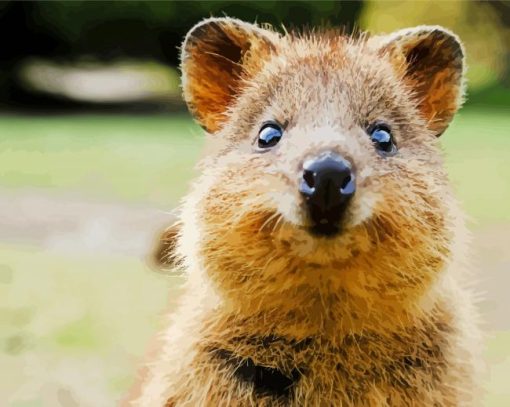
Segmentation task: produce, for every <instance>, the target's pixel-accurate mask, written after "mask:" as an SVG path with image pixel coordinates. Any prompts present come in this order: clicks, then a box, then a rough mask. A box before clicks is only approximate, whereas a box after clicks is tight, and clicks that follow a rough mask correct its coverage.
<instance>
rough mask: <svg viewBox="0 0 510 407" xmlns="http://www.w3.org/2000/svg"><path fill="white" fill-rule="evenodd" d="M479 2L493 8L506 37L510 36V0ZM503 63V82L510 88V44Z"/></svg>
mask: <svg viewBox="0 0 510 407" xmlns="http://www.w3.org/2000/svg"><path fill="white" fill-rule="evenodd" d="M478 3H480V4H481V5H483V6H485V7H490V8H492V9H493V11H494V14H495V15H496V18H497V19H498V20H499V21H500V23H501V25H502V29H503V30H504V31H505V36H506V38H510V2H509V1H504V0H492V1H480V0H478ZM503 64H504V67H503V69H502V72H501V83H502V85H504V86H505V87H507V88H510V46H507V48H506V50H505V57H504V59H503Z"/></svg>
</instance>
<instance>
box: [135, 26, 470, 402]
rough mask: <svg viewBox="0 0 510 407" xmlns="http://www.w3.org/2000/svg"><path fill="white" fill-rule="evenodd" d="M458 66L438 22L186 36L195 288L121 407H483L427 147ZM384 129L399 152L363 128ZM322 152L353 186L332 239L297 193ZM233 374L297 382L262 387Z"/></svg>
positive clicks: (437, 171)
mask: <svg viewBox="0 0 510 407" xmlns="http://www.w3.org/2000/svg"><path fill="white" fill-rule="evenodd" d="M462 59H463V53H462V47H461V45H460V42H459V40H458V39H457V38H456V37H455V36H454V35H453V34H451V33H449V32H447V31H445V30H443V29H441V28H439V27H418V28H416V29H412V30H405V31H401V32H398V33H395V34H392V35H389V36H378V37H368V36H365V35H361V36H359V37H358V38H350V37H347V36H342V35H339V34H337V33H334V32H327V33H311V34H302V35H295V34H287V35H285V36H279V35H277V34H276V33H274V32H272V31H269V30H265V29H261V28H259V27H256V26H254V25H249V24H246V23H243V22H240V21H237V20H232V19H228V18H222V19H210V20H206V21H205V22H202V23H200V24H199V25H198V26H196V27H195V28H194V29H192V30H191V31H190V33H189V34H188V36H187V38H186V40H185V43H184V45H183V65H182V68H183V88H184V97H185V99H186V101H187V102H188V104H189V106H190V108H191V110H192V112H193V113H194V114H195V117H196V118H197V120H198V121H199V122H200V123H201V124H202V126H203V127H204V128H205V129H206V130H208V132H209V133H211V134H210V136H209V137H210V141H211V143H212V147H211V154H209V155H208V156H207V157H206V158H205V159H204V160H203V162H202V163H201V168H202V170H203V171H202V176H201V177H200V178H199V179H198V180H197V182H196V183H195V184H194V188H193V191H192V192H191V193H190V194H189V195H188V197H187V198H186V200H185V202H184V204H183V207H182V215H181V223H182V225H181V227H180V230H179V233H177V234H175V233H174V232H171V234H172V235H177V244H176V246H175V253H176V256H177V257H178V258H179V259H180V262H181V264H182V266H183V267H184V268H185V269H186V271H187V273H188V276H189V278H188V282H187V294H185V295H184V296H183V299H182V303H181V306H180V308H179V310H178V311H177V312H176V313H175V314H174V315H172V317H171V318H172V322H171V323H170V324H169V327H168V329H167V330H166V331H165V332H163V333H162V335H161V337H160V344H159V347H158V348H156V349H157V350H156V352H155V353H153V355H154V356H153V357H152V360H151V362H150V364H149V365H148V367H147V369H146V371H145V373H144V375H143V377H142V378H141V379H140V381H139V383H138V385H137V387H136V388H135V390H133V392H132V394H131V396H130V402H129V403H130V405H133V406H135V405H136V406H138V405H139V406H164V405H166V406H174V405H175V406H202V405H210V406H219V405H243V406H244V405H260V406H269V405H271V406H274V405H282V406H283V405H289V406H297V405H300V406H322V405H324V406H330V405H338V406H340V405H345V406H382V405H388V406H395V405H406V406H407V405H416V406H418V405H420V406H421V405H422V406H433V405H437V406H454V405H463V406H464V405H469V404H474V403H475V395H476V393H477V391H476V388H477V386H476V379H475V375H474V372H475V370H476V365H477V345H478V331H477V328H476V323H475V322H476V321H475V320H476V314H475V312H474V310H473V307H472V301H471V300H470V295H469V291H468V290H466V289H465V288H463V284H462V283H463V282H464V281H463V279H464V278H465V274H464V273H463V272H464V265H463V264H462V260H463V258H464V251H463V240H465V236H466V232H465V231H464V229H463V227H462V225H463V221H462V216H461V215H460V214H459V211H458V209H457V208H456V204H455V200H454V199H453V197H452V196H451V191H450V188H449V184H448V179H447V176H446V174H445V173H444V171H443V165H442V157H441V153H440V150H439V147H438V142H437V138H436V136H437V135H439V134H441V133H442V132H443V131H444V130H445V129H446V127H447V126H448V123H449V122H450V121H451V119H452V117H453V115H454V113H455V112H456V110H457V109H458V107H459V104H460V101H461V98H462V92H463V83H462V78H463V61H462ZM268 119H274V120H278V121H279V122H280V123H285V124H286V126H285V132H284V136H283V139H282V141H281V142H280V143H279V144H278V145H277V146H276V147H275V148H273V149H272V150H271V151H269V152H267V153H263V154H262V153H257V152H254V148H253V145H254V142H255V140H256V136H257V133H258V129H259V128H260V124H261V123H262V122H264V121H265V120H268ZM377 120H384V121H386V122H387V123H389V124H390V125H391V127H392V131H393V134H394V136H395V138H396V141H397V144H398V149H399V152H398V154H397V155H395V156H394V157H388V158H382V157H380V156H379V155H378V154H377V153H376V151H375V149H374V147H373V145H372V143H371V141H370V139H369V137H368V135H367V133H366V129H367V126H369V125H370V124H371V123H373V122H374V121H377ZM213 133H214V134H213ZM324 150H332V151H335V152H338V153H340V154H341V155H343V156H344V157H347V158H348V159H349V160H350V161H351V162H352V163H353V165H354V167H355V170H356V176H357V192H356V194H355V197H354V199H353V201H352V202H351V203H350V205H349V208H348V213H347V222H346V224H345V225H344V228H343V232H342V233H341V234H340V235H339V236H337V237H335V238H333V239H326V238H320V237H314V236H312V235H310V234H309V233H308V231H307V230H306V226H307V222H308V220H307V218H306V216H305V215H304V214H305V211H304V208H303V203H302V200H301V198H300V196H299V193H298V188H297V184H298V180H299V176H300V171H301V168H302V167H301V166H302V163H303V161H304V160H305V159H306V158H309V157H312V156H314V155H316V154H317V153H318V152H320V151H324ZM170 247H173V246H170ZM242 366H244V367H246V366H249V368H246V369H247V371H250V370H249V369H252V368H253V369H259V371H264V372H265V374H273V373H274V372H278V374H280V375H283V376H285V377H287V378H289V380H290V378H292V379H293V380H294V382H293V385H292V387H291V388H289V389H288V394H285V395H278V394H266V393H261V392H260V391H258V390H260V389H257V386H256V385H255V384H254V383H251V382H249V381H244V380H243V379H242V378H240V376H239V371H240V370H239V369H241V367H242ZM268 372H269V373H268Z"/></svg>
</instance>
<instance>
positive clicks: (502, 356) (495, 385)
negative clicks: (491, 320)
mask: <svg viewBox="0 0 510 407" xmlns="http://www.w3.org/2000/svg"><path fill="white" fill-rule="evenodd" d="M486 358H487V363H488V375H487V380H486V384H485V389H486V392H487V393H486V397H485V400H484V401H485V405H487V406H494V407H499V406H501V407H503V406H510V388H509V386H508V378H509V377H510V332H497V333H494V334H492V335H491V337H490V339H489V340H488V342H487V352H486Z"/></svg>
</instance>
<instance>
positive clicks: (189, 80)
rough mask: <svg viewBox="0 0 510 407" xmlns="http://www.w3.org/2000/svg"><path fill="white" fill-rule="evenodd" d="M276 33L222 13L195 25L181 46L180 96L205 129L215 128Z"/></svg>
mask: <svg viewBox="0 0 510 407" xmlns="http://www.w3.org/2000/svg"><path fill="white" fill-rule="evenodd" d="M277 38H278V35H277V34H276V33H274V32H272V31H269V30H266V29H263V28H261V27H259V26H257V25H256V24H249V23H245V22H243V21H240V20H237V19H234V18H228V17H222V18H209V19H207V20H204V21H202V22H200V23H199V24H197V25H196V26H194V27H193V28H192V29H191V30H190V31H189V32H188V34H187V36H186V39H185V40H184V43H183V45H182V49H181V70H182V88H183V94H184V99H185V100H186V103H187V104H188V107H189V110H190V111H191V113H192V114H193V115H194V116H195V119H196V120H197V121H198V122H199V123H200V125H201V126H202V127H203V128H205V129H206V130H207V131H208V132H209V133H215V132H216V131H218V130H219V129H220V128H221V127H222V125H223V123H224V121H225V119H226V112H227V110H228V108H229V107H230V105H231V104H232V102H233V100H234V99H235V97H236V95H238V94H239V92H240V91H241V89H242V86H243V79H246V78H249V77H251V76H253V75H255V74H256V73H257V72H258V71H259V70H260V69H261V67H262V66H263V64H264V61H265V59H266V58H267V57H268V56H269V54H270V53H271V51H272V50H273V49H274V41H275V40H276V39H277Z"/></svg>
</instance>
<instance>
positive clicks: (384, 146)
mask: <svg viewBox="0 0 510 407" xmlns="http://www.w3.org/2000/svg"><path fill="white" fill-rule="evenodd" d="M369 134H370V140H372V142H373V143H374V145H375V148H376V149H377V151H378V152H379V153H380V154H381V155H384V156H391V155H395V154H396V153H397V146H396V144H395V142H394V141H393V136H392V135H391V130H390V128H389V126H388V125H386V124H383V123H378V124H375V125H374V126H372V128H371V130H370V131H369Z"/></svg>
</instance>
